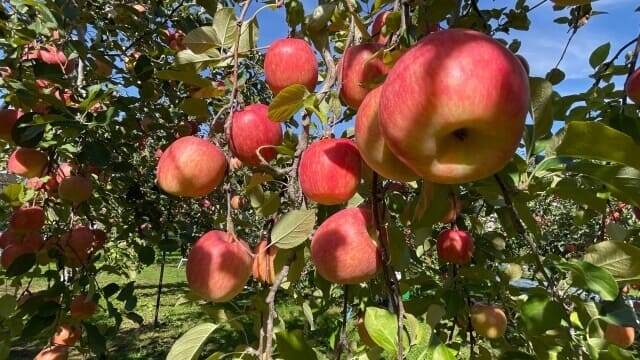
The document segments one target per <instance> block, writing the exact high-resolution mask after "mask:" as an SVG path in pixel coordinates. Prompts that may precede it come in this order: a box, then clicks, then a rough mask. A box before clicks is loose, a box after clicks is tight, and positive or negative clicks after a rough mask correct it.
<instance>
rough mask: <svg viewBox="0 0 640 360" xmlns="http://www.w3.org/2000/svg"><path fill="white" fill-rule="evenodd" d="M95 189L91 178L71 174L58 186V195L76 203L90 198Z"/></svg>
mask: <svg viewBox="0 0 640 360" xmlns="http://www.w3.org/2000/svg"><path fill="white" fill-rule="evenodd" d="M92 191H93V183H92V182H91V179H88V178H86V177H84V176H69V177H66V178H64V179H62V181H60V185H59V186H58V196H60V199H62V200H67V201H69V202H72V203H74V204H79V203H81V202H84V201H87V200H89V198H90V197H91V192H92Z"/></svg>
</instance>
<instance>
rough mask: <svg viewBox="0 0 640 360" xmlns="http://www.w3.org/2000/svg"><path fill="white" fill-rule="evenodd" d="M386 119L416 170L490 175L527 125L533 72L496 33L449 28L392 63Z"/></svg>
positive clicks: (446, 177)
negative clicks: (528, 70)
mask: <svg viewBox="0 0 640 360" xmlns="http://www.w3.org/2000/svg"><path fill="white" fill-rule="evenodd" d="M381 91H382V93H381V94H380V108H379V113H378V116H379V120H380V128H381V131H382V134H383V136H384V138H385V140H386V142H387V145H388V146H389V148H390V149H391V150H392V151H393V153H394V154H395V155H396V156H397V157H398V158H399V159H400V160H401V161H402V162H404V163H405V164H406V165H407V166H408V167H409V168H411V169H412V170H413V171H415V172H416V174H418V175H420V176H422V177H423V178H425V179H427V180H429V181H432V182H435V183H442V184H456V183H464V182H468V181H474V180H478V179H482V178H484V177H487V176H490V175H492V174H494V173H496V172H497V171H499V170H500V169H502V167H504V165H505V164H506V163H507V162H509V160H510V159H511V158H512V156H513V154H514V152H515V149H516V148H517V146H518V144H519V143H520V139H521V137H522V134H523V131H524V123H525V118H526V115H527V112H528V108H529V80H528V77H527V74H526V73H525V71H524V68H523V67H522V65H521V64H520V61H519V60H518V59H517V58H516V57H515V56H514V55H513V54H512V53H511V52H510V51H509V50H508V49H507V48H506V47H504V46H503V45H502V44H500V43H499V42H497V41H496V40H494V39H492V38H490V37H489V36H487V35H485V34H482V33H480V32H477V31H473V30H468V29H447V30H443V31H439V32H436V33H434V34H431V35H429V36H427V37H426V38H424V39H423V40H421V41H420V42H418V43H417V44H416V45H414V46H413V47H412V48H411V49H410V50H409V51H408V52H407V53H406V54H405V55H404V56H402V57H401V58H400V60H398V62H397V63H396V65H395V66H394V67H393V69H391V71H389V74H388V76H387V79H386V81H385V83H384V84H383V85H382V90H381Z"/></svg>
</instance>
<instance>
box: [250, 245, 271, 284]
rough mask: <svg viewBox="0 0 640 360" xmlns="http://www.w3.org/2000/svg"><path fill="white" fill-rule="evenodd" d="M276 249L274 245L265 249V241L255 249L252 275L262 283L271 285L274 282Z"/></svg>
mask: <svg viewBox="0 0 640 360" xmlns="http://www.w3.org/2000/svg"><path fill="white" fill-rule="evenodd" d="M277 254H278V248H277V247H276V246H275V245H271V246H269V247H267V241H266V240H262V241H260V242H259V243H258V245H257V246H256V248H255V256H254V257H253V266H252V271H251V272H252V274H253V277H254V278H255V279H256V280H258V281H260V282H263V283H267V284H273V282H274V281H275V280H276V269H275V268H276V266H275V263H274V262H275V259H276V255H277Z"/></svg>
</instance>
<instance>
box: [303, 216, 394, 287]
mask: <svg viewBox="0 0 640 360" xmlns="http://www.w3.org/2000/svg"><path fill="white" fill-rule="evenodd" d="M375 231H376V230H375V227H374V225H373V218H372V214H371V211H370V210H368V209H363V208H348V209H344V210H340V211H338V212H337V213H335V214H333V215H331V216H330V217H329V218H327V219H326V220H325V221H324V222H323V223H322V224H321V225H320V226H319V227H318V230H316V232H315V234H314V235H313V239H311V250H310V251H311V260H312V261H313V264H314V265H315V267H316V269H317V270H318V272H319V273H320V275H322V277H323V278H325V279H327V280H329V281H331V282H333V283H336V284H357V283H361V282H364V281H368V280H370V279H372V278H373V277H374V276H376V274H377V273H378V272H379V271H380V270H381V269H382V259H381V255H380V250H379V249H378V243H377V242H376V240H374V239H373V238H372V234H375Z"/></svg>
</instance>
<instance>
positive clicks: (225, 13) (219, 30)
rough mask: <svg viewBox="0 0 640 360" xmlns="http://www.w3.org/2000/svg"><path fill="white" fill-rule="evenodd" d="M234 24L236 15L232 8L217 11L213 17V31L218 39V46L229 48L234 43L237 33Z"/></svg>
mask: <svg viewBox="0 0 640 360" xmlns="http://www.w3.org/2000/svg"><path fill="white" fill-rule="evenodd" d="M236 22H237V19H236V14H235V10H234V9H233V8H222V9H218V11H217V12H216V15H215V16H214V17H213V29H214V30H215V33H216V35H217V37H218V41H219V44H218V46H221V47H224V48H229V47H231V46H232V45H233V44H234V43H235V40H236V34H237V32H238V27H237V26H236Z"/></svg>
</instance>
